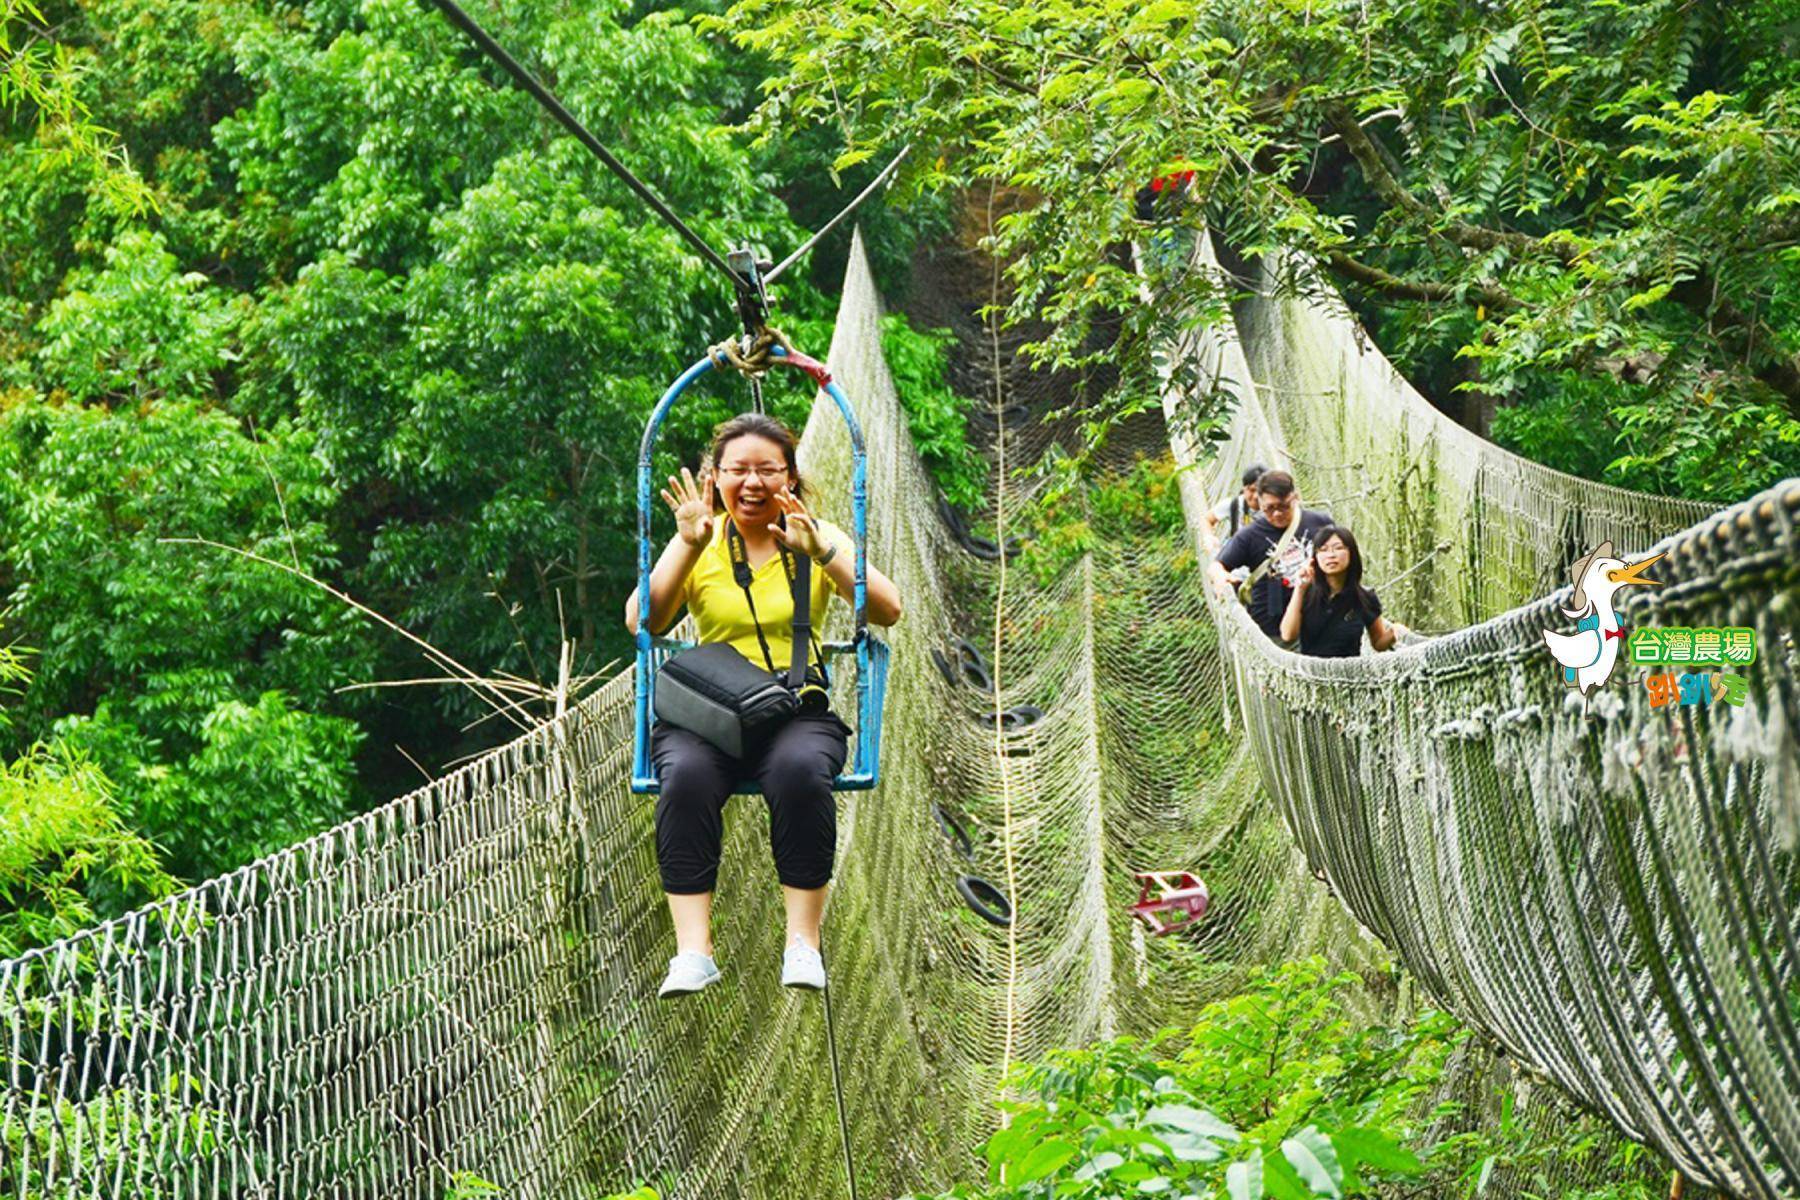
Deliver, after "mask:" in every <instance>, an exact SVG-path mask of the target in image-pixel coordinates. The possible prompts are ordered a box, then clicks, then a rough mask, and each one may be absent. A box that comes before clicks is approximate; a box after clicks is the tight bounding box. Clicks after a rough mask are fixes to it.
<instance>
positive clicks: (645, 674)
mask: <svg viewBox="0 0 1800 1200" xmlns="http://www.w3.org/2000/svg"><path fill="white" fill-rule="evenodd" d="M770 352H771V354H772V355H773V358H774V361H775V362H777V363H780V364H781V365H783V366H789V367H793V368H795V369H797V370H800V371H804V372H805V373H806V374H807V375H809V376H811V377H812V379H813V381H814V382H815V383H817V384H818V385H819V387H820V388H821V389H823V390H824V391H825V393H826V394H827V395H829V396H830V397H831V398H832V399H833V400H835V401H837V406H838V412H840V413H842V414H843V417H844V424H845V425H846V426H848V427H849V430H850V452H851V461H852V468H851V485H850V486H851V499H852V504H853V506H854V512H853V515H854V521H853V526H854V528H853V532H854V534H855V537H856V595H855V600H854V607H855V610H856V625H855V633H854V634H853V635H852V637H851V639H850V640H849V641H847V642H826V643H824V645H823V647H822V648H823V650H824V651H825V653H826V655H827V656H830V655H834V654H835V655H844V654H852V653H853V654H855V656H856V752H855V754H854V755H852V756H851V759H850V762H849V765H848V769H847V770H844V771H841V772H839V774H838V776H837V778H836V779H835V780H833V781H832V790H834V791H840V792H843V791H867V790H868V789H870V788H873V787H874V786H875V785H876V783H877V781H878V780H879V777H880V774H881V710H882V702H883V700H884V699H885V698H886V694H887V670H888V647H887V643H885V642H883V641H881V640H880V639H879V638H877V637H875V636H874V635H873V634H872V633H870V632H869V626H868V614H867V605H868V568H869V564H868V547H869V538H868V526H869V496H868V491H869V485H868V455H867V454H866V453H865V451H864V449H863V435H862V426H860V425H858V424H857V421H856V413H855V412H854V411H853V410H852V409H851V407H850V400H849V398H848V397H846V396H845V395H844V389H843V388H841V387H839V386H838V385H837V384H836V383H834V382H832V379H831V373H830V372H829V371H827V370H826V369H825V365H824V364H823V363H821V362H819V361H818V360H817V359H813V358H809V357H807V356H806V355H804V354H801V353H800V352H798V351H796V350H792V349H789V348H788V347H786V346H783V345H775V346H773V347H771V348H770ZM719 365H721V364H720V363H718V362H716V361H715V360H714V358H713V356H712V355H711V354H708V355H707V356H706V357H705V358H702V359H701V360H700V361H699V362H697V363H695V364H694V365H693V366H691V367H689V368H688V369H687V370H686V371H684V372H682V374H681V377H680V378H678V379H677V380H675V382H674V383H672V384H670V385H669V390H668V391H666V392H664V393H663V396H662V399H661V400H659V401H657V404H656V409H655V410H654V411H653V412H652V413H651V414H650V420H649V423H648V424H646V425H645V426H644V440H643V442H642V444H641V445H640V446H639V448H638V627H637V726H636V734H635V738H634V749H633V753H632V759H631V763H632V765H631V790H632V791H633V792H637V793H640V794H645V793H648V794H655V793H659V792H661V791H662V782H661V781H660V780H659V779H657V777H656V770H655V768H654V767H653V766H652V765H651V762H650V720H651V716H650V714H651V696H652V694H653V691H654V689H655V687H656V674H657V672H658V671H659V670H661V669H662V665H663V663H664V662H665V661H666V660H667V659H668V657H669V656H670V655H671V654H675V653H678V652H680V651H682V650H685V649H687V648H688V647H689V646H692V645H694V643H693V642H689V641H682V640H678V639H671V638H660V637H655V636H654V635H652V634H651V632H650V566H651V545H650V504H651V498H652V496H653V494H654V487H655V484H654V482H653V476H654V470H653V468H652V465H651V457H652V455H653V454H654V452H655V450H656V438H657V434H658V432H659V431H660V430H661V429H662V423H663V419H664V418H665V417H666V416H667V415H668V412H669V409H670V408H672V407H673V406H674V404H675V401H676V400H677V399H679V398H680V396H681V393H682V392H684V391H686V390H687V388H688V387H689V385H691V384H692V383H693V382H694V380H696V379H698V378H700V377H701V376H702V375H704V374H706V373H707V372H708V371H711V370H713V369H714V368H715V367H717V366H719ZM761 790H762V789H761V788H760V787H759V786H758V785H757V783H756V781H755V780H744V781H742V782H740V783H739V784H738V786H737V790H736V792H735V793H734V794H736V795H760V794H761Z"/></svg>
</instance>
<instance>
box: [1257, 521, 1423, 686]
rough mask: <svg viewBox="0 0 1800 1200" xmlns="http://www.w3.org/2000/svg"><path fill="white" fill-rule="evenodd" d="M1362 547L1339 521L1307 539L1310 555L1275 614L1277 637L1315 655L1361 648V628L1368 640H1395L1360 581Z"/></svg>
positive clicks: (1350, 654) (1384, 644) (1342, 654)
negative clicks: (1283, 606)
mask: <svg viewBox="0 0 1800 1200" xmlns="http://www.w3.org/2000/svg"><path fill="white" fill-rule="evenodd" d="M1362 574H1363V561H1362V551H1361V550H1360V549H1359V548H1358V547H1357V545H1356V537H1355V535H1354V534H1352V533H1351V532H1350V531H1349V530H1348V529H1346V528H1345V527H1344V526H1342V525H1327V526H1326V527H1325V528H1324V529H1322V530H1320V531H1319V535H1318V537H1317V538H1315V539H1314V540H1313V553H1312V559H1311V561H1309V562H1308V563H1307V564H1306V565H1305V566H1304V567H1302V568H1301V569H1300V578H1299V579H1298V580H1297V581H1296V582H1295V584H1294V592H1293V596H1292V598H1291V599H1289V600H1288V606H1287V612H1286V613H1284V614H1283V615H1282V618H1281V640H1282V641H1284V642H1293V641H1298V642H1299V643H1300V653H1302V654H1313V655H1317V656H1318V657H1320V658H1355V657H1356V656H1357V655H1359V654H1361V653H1362V640H1363V630H1365V629H1366V630H1368V631H1369V645H1371V646H1373V647H1374V648H1375V649H1377V650H1391V649H1393V648H1394V643H1395V642H1396V641H1398V640H1399V634H1398V633H1397V632H1396V631H1395V626H1394V625H1392V624H1391V623H1389V622H1388V621H1387V620H1385V619H1384V618H1383V617H1382V615H1381V599H1380V597H1378V596H1376V594H1375V593H1374V592H1373V591H1372V590H1370V589H1369V588H1366V587H1364V586H1363V584H1362Z"/></svg>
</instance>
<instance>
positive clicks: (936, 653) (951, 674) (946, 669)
mask: <svg viewBox="0 0 1800 1200" xmlns="http://www.w3.org/2000/svg"><path fill="white" fill-rule="evenodd" d="M931 661H932V662H934V663H936V664H937V669H938V674H940V675H942V676H943V677H944V682H945V683H947V684H949V685H950V686H951V687H959V686H961V684H962V676H961V675H960V674H958V673H957V670H956V668H955V667H953V666H951V665H950V660H949V659H947V658H945V657H944V653H943V651H941V650H933V651H932V652H931Z"/></svg>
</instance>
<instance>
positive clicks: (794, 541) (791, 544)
mask: <svg viewBox="0 0 1800 1200" xmlns="http://www.w3.org/2000/svg"><path fill="white" fill-rule="evenodd" d="M775 503H776V504H778V505H780V506H781V511H782V512H783V513H784V514H786V516H787V528H786V529H783V528H782V527H781V526H779V525H772V526H770V530H771V532H773V533H774V534H775V537H776V540H778V541H779V542H780V543H781V544H782V545H784V546H786V547H787V548H788V549H789V550H793V551H795V552H796V553H799V554H804V555H806V557H808V558H818V557H819V556H820V555H822V554H824V553H825V552H826V551H827V550H829V549H831V546H830V544H829V543H828V542H826V540H825V535H823V534H821V533H820V532H819V523H818V522H817V521H815V520H814V519H813V515H812V514H811V513H809V512H807V511H806V505H804V504H802V503H800V498H799V497H798V496H796V495H794V494H793V493H792V492H790V491H789V490H788V489H786V488H782V489H781V490H780V491H779V492H777V493H775Z"/></svg>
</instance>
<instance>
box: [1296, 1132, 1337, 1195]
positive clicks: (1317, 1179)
mask: <svg viewBox="0 0 1800 1200" xmlns="http://www.w3.org/2000/svg"><path fill="white" fill-rule="evenodd" d="M1281 1154H1282V1157H1283V1158H1285V1159H1287V1160H1288V1162H1289V1163H1291V1164H1293V1168H1294V1171H1295V1173H1296V1174H1298V1175H1299V1176H1300V1178H1301V1179H1302V1180H1303V1181H1304V1182H1305V1183H1306V1186H1307V1187H1309V1188H1311V1189H1312V1191H1313V1194H1314V1195H1316V1196H1341V1195H1343V1194H1344V1192H1343V1184H1344V1170H1343V1168H1342V1167H1341V1166H1339V1165H1338V1157H1337V1151H1336V1150H1334V1149H1332V1146H1331V1140H1330V1139H1329V1138H1327V1137H1326V1136H1325V1135H1324V1134H1322V1133H1320V1132H1319V1130H1318V1127H1317V1126H1315V1125H1308V1126H1307V1127H1306V1128H1305V1129H1302V1130H1301V1131H1300V1132H1299V1133H1297V1134H1295V1135H1294V1136H1293V1137H1291V1138H1288V1139H1287V1140H1286V1141H1284V1142H1282V1143H1281Z"/></svg>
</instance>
